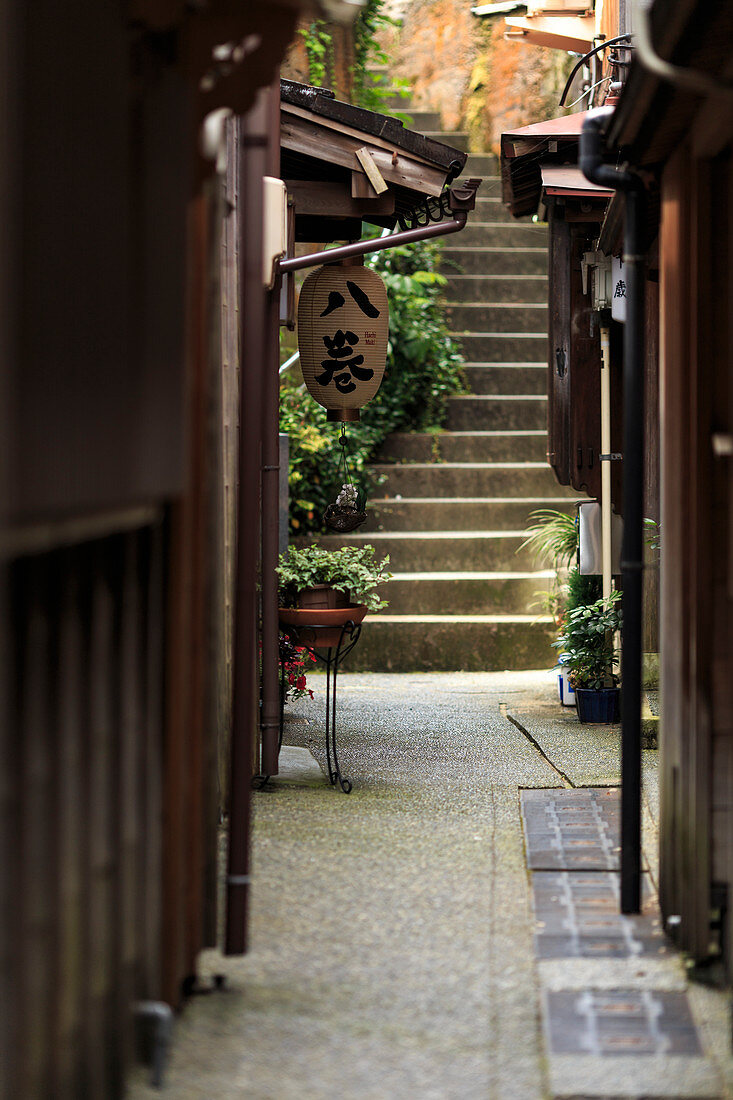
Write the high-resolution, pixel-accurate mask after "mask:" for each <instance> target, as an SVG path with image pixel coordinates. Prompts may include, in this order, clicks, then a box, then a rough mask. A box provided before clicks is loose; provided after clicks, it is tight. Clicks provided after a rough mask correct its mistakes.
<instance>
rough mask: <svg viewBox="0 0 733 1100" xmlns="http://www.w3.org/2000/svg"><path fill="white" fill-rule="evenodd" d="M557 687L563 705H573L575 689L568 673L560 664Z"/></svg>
mask: <svg viewBox="0 0 733 1100" xmlns="http://www.w3.org/2000/svg"><path fill="white" fill-rule="evenodd" d="M557 687H558V691H559V692H560V702H561V703H562V705H563V706H564V707H574V706H575V691H574V690H573V687H572V684H571V683H570V673H569V672H568V670H567V669H566V668H563V667H562V665H561V666H560V669H559V671H558V674H557Z"/></svg>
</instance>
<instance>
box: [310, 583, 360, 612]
mask: <svg viewBox="0 0 733 1100" xmlns="http://www.w3.org/2000/svg"><path fill="white" fill-rule="evenodd" d="M350 606H351V600H350V599H349V593H348V592H340V591H339V590H338V589H336V588H331V586H330V584H316V585H314V586H313V588H305V589H303V591H302V592H299V593H298V607H302V608H303V609H310V608H317V609H319V610H320V609H326V608H336V607H350Z"/></svg>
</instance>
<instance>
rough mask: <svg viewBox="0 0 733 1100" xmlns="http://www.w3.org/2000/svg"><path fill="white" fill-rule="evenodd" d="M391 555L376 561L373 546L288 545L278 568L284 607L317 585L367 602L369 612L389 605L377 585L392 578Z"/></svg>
mask: <svg viewBox="0 0 733 1100" xmlns="http://www.w3.org/2000/svg"><path fill="white" fill-rule="evenodd" d="M388 565H389V554H387V555H385V557H384V558H383V559H382V560H381V561H377V558H376V551H375V549H374V547H373V546H370V545H368V544H367V545H365V546H343V547H341V549H340V550H325V549H323V548H322V547H320V546H306V547H303V548H302V549H298V548H297V547H295V546H289V547H288V552H287V554H281V555H280V558H279V565H278V567H277V576H278V580H279V584H280V590H279V598H280V606H281V607H295V606H296V604H297V599H298V594H299V593H300V592H302V591H304V590H305V589H307V588H313V587H314V586H315V585H317V584H328V585H330V586H331V587H332V588H335V589H337V590H338V591H339V592H348V593H349V594H350V596H351V602H352V603H355V604H365V605H366V606H367V608H368V609H369V610H370V611H379V610H380V609H381V608H383V607H386V606H387V601H386V600H384V599H382V598H381V596H380V595H379V593H378V591H377V588H378V587H379V585H380V584H384V583H386V581H388V580H390V579H391V576H392V574H391V573H390V572H389V571H388V569H387V566H388Z"/></svg>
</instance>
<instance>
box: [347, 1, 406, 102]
mask: <svg viewBox="0 0 733 1100" xmlns="http://www.w3.org/2000/svg"><path fill="white" fill-rule="evenodd" d="M384 8H385V0H367V3H366V4H365V5H364V7H363V8H362V9H361V11H360V12H359V14H358V16H357V17H356V20H355V23H354V65H353V67H352V70H351V74H352V79H353V100H354V103H356V104H357V106H359V107H365V108H366V109H367V110H368V111H379V112H386V113H389V114H396V115H398V117H403V121H406V119H407V116H400V114H399V112H397V111H390V110H389V108H388V107H387V104H386V101H387V100H389V99H391V98H392V97H393V96H399V97H401V98H403V99H408V98H409V96H410V87H409V84H408V82H407V81H405V80H400V79H397V78H395V77H391V78H390V80H389V81H387V79H386V78H385V76H384V75H383V74H382V73H381V72H378V71H375V66H385V65H389V62H390V56H389V54H388V53H387V51H386V50H384V49H383V48H382V46H380V44H379V39H378V35H379V33H380V32H381V31H384V30H386V29H387V28H389V27H396V26H398V25H399V22H398V20H396V19H393V18H392V17H391V16H389V15H387V13H386V12H385V10H384Z"/></svg>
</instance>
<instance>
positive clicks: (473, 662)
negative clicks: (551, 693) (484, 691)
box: [345, 612, 556, 672]
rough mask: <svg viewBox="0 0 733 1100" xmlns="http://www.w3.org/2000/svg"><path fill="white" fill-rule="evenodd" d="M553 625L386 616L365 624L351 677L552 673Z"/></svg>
mask: <svg viewBox="0 0 733 1100" xmlns="http://www.w3.org/2000/svg"><path fill="white" fill-rule="evenodd" d="M555 633H556V630H555V626H554V623H552V622H551V621H550V620H546V621H545V620H542V621H537V617H536V616H534V615H520V616H509V615H492V616H489V615H474V616H462V615H453V616H451V615H432V616H426V615H415V616H412V615H409V616H398V615H389V614H388V613H387V612H380V613H379V614H378V615H373V616H372V615H368V616H367V618H366V619H365V620H364V624H363V629H362V634H361V637H360V639H359V644H358V645H357V646H355V647H354V649H353V651H352V652H351V653H350V654H349V656H348V657H347V658H346V662H345V667H346V668H347V669H348V670H351V671H353V672H360V671H373V672H452V671H459V670H464V671H466V672H500V671H504V670H505V669H512V670H516V671H522V670H524V669H539V668H551V667H552V666H553V665H554V663H555V659H556V653H555V650H554V649H553V648H552V646H551V644H550V643H551V642H552V639H553V638H554V637H555Z"/></svg>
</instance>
